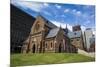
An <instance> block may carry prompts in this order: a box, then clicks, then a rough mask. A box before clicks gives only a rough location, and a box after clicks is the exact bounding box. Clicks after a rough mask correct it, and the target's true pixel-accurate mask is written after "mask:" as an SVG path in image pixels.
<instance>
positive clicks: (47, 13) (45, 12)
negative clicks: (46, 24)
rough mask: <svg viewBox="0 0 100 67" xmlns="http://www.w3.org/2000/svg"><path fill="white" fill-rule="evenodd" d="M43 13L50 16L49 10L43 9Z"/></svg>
mask: <svg viewBox="0 0 100 67" xmlns="http://www.w3.org/2000/svg"><path fill="white" fill-rule="evenodd" d="M43 13H44V14H46V15H49V16H51V15H52V14H51V13H50V12H47V11H43Z"/></svg>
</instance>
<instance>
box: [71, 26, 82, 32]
mask: <svg viewBox="0 0 100 67" xmlns="http://www.w3.org/2000/svg"><path fill="white" fill-rule="evenodd" d="M80 30H81V26H80V25H75V26H73V31H80Z"/></svg>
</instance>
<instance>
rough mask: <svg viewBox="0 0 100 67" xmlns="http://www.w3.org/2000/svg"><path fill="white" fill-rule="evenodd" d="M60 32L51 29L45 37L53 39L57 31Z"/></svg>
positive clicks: (57, 29) (56, 29)
mask: <svg viewBox="0 0 100 67" xmlns="http://www.w3.org/2000/svg"><path fill="white" fill-rule="evenodd" d="M59 30H60V28H58V27H57V28H54V29H51V30H50V31H49V33H48V35H47V36H46V38H51V37H55V36H56V35H57V33H58V31H59Z"/></svg>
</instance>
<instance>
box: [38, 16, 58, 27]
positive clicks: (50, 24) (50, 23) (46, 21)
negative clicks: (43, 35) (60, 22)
mask: <svg viewBox="0 0 100 67" xmlns="http://www.w3.org/2000/svg"><path fill="white" fill-rule="evenodd" d="M38 17H41V18H42V19H43V20H44V21H45V23H46V25H47V26H48V27H50V28H57V26H56V25H55V24H53V23H52V22H50V21H49V20H47V19H46V18H45V17H43V16H42V15H39V16H38Z"/></svg>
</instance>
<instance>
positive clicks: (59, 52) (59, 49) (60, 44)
mask: <svg viewBox="0 0 100 67" xmlns="http://www.w3.org/2000/svg"><path fill="white" fill-rule="evenodd" d="M59 53H61V44H60V45H59Z"/></svg>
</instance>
